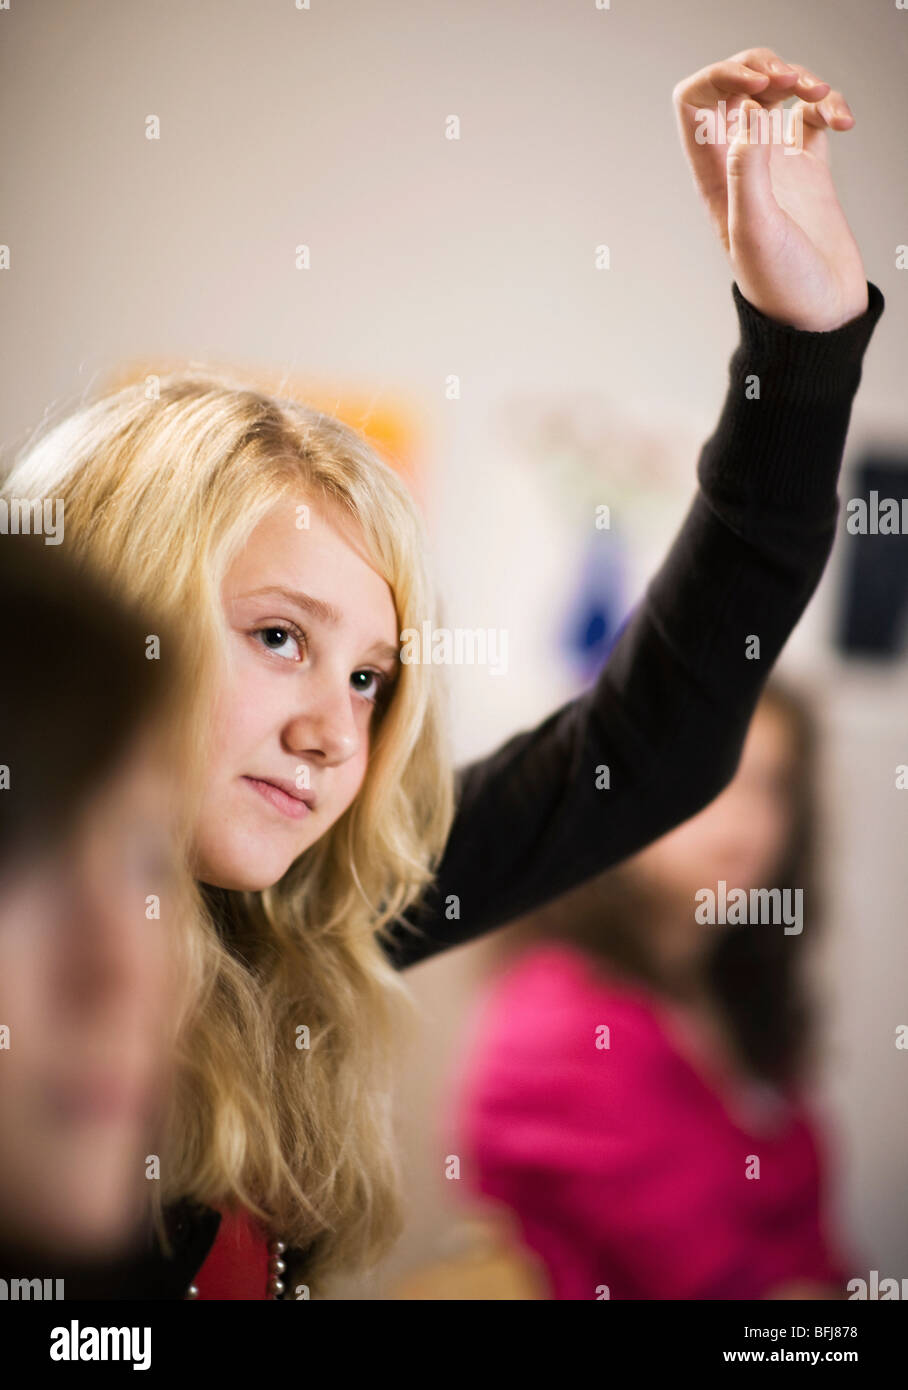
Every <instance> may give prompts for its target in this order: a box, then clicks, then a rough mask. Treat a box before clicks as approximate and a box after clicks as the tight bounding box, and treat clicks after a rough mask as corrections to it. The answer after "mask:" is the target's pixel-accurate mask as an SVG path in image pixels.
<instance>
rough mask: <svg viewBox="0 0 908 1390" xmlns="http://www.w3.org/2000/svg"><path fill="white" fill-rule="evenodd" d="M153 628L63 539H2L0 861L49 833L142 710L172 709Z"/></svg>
mask: <svg viewBox="0 0 908 1390" xmlns="http://www.w3.org/2000/svg"><path fill="white" fill-rule="evenodd" d="M155 631H156V632H158V633H159V629H158V628H157V627H156V628H155ZM147 632H148V626H147V623H146V622H143V620H142V618H141V616H140V615H139V613H138V612H137V611H136V610H135V609H132V608H127V607H126V606H124V604H123V603H122V602H120V601H119V600H118V599H115V598H114V596H113V595H112V594H111V593H110V592H109V590H108V589H107V588H106V586H105V585H104V584H103V583H102V582H101V580H100V579H99V578H97V577H96V576H92V575H91V574H89V573H88V572H87V571H86V569H85V568H84V567H83V566H81V565H76V564H75V562H73V561H72V560H70V559H69V558H68V556H66V555H64V554H63V553H62V547H61V546H55V545H50V546H49V545H46V544H45V543H44V542H43V540H42V538H41V537H40V536H34V535H21V536H13V537H4V538H3V539H2V542H0V665H2V670H3V678H2V680H0V764H2V765H5V766H6V767H8V768H9V787H8V789H6V790H2V791H0V860H5V859H7V858H8V857H10V856H12V855H13V854H14V853H15V852H16V851H17V850H18V849H19V848H20V847H23V846H25V847H28V846H29V845H35V844H37V843H40V844H42V845H45V846H46V845H47V844H48V843H52V842H53V840H54V839H55V838H56V837H57V836H58V835H59V834H60V833H62V832H63V831H65V829H66V826H67V824H68V823H69V822H70V820H71V818H72V816H73V815H74V813H75V812H76V811H77V810H78V809H79V807H80V806H81V804H82V802H83V800H84V799H85V798H86V797H87V795H88V794H89V793H90V792H91V791H92V790H93V788H95V787H96V786H98V785H99V784H100V783H101V782H103V780H104V778H105V776H106V775H108V774H109V773H111V772H113V770H114V768H115V767H116V765H117V763H118V761H119V759H120V757H121V756H122V755H123V754H124V753H125V752H126V750H127V747H128V744H129V740H130V738H131V737H132V736H133V735H134V734H136V733H137V732H138V730H139V728H140V726H141V725H142V723H143V721H144V719H145V717H146V716H147V715H149V714H151V713H152V712H153V711H154V712H160V711H161V710H162V709H164V708H166V706H167V695H168V693H169V691H170V690H171V688H172V686H171V683H170V681H169V680H168V676H167V672H166V671H165V669H163V667H164V663H162V662H161V661H149V660H146V658H145V637H146V633H147ZM171 668H172V663H168V670H169V669H171Z"/></svg>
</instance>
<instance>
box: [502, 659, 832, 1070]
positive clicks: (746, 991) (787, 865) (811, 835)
mask: <svg viewBox="0 0 908 1390" xmlns="http://www.w3.org/2000/svg"><path fill="white" fill-rule="evenodd" d="M764 710H766V711H776V712H778V713H779V714H781V715H782V717H783V718H784V720H785V722H786V724H787V726H788V728H789V730H790V733H791V747H792V758H793V761H794V765H793V767H792V774H791V779H790V795H791V797H792V799H793V804H792V829H791V834H790V836H789V839H788V842H787V844H786V847H785V851H784V854H783V857H782V862H781V863H779V864H778V865H777V866H776V869H775V872H774V874H773V875H772V878H773V880H774V886H778V887H780V888H782V887H786V888H792V887H797V888H801V889H802V890H803V902H804V908H805V923H804V930H803V931H802V932H801V933H799V934H797V935H794V934H792V935H790V936H786V935H785V934H784V933H783V932H781V931H759V930H757V931H745V930H741V931H735V930H733V929H732V930H729V931H725V932H719V933H717V934H716V935H715V937H714V938H713V944H712V948H711V951H710V954H709V956H708V958H707V962H706V969H707V978H708V980H709V984H710V987H711V990H712V994H713V998H714V999H715V1001H716V1003H717V1004H718V1005H719V1008H720V1010H721V1011H722V1013H723V1015H724V1017H725V1019H726V1021H727V1025H728V1027H729V1030H730V1033H731V1036H732V1039H733V1041H734V1044H735V1047H736V1049H737V1051H738V1053H739V1055H740V1056H741V1058H742V1060H743V1061H744V1063H745V1065H746V1066H747V1067H748V1068H749V1069H750V1070H751V1071H752V1072H753V1074H754V1075H756V1076H759V1077H761V1078H764V1079H765V1080H768V1081H771V1082H773V1083H775V1084H783V1085H784V1084H785V1083H788V1082H791V1081H792V1080H794V1079H796V1078H797V1077H798V1075H799V1074H800V1073H801V1072H802V1071H803V1068H804V1066H805V1064H806V1063H807V1061H808V1057H809V1048H810V1044H811V1042H812V1031H813V1021H814V1016H813V1007H812V1004H811V1001H810V1000H809V998H808V995H807V990H806V982H805V979H804V968H803V967H804V957H805V951H806V950H809V948H810V942H811V941H812V940H813V939H814V938H815V937H816V931H817V928H818V927H819V925H820V921H821V915H822V910H821V904H819V903H818V901H817V884H816V875H815V838H816V812H815V792H814V776H815V762H816V743H817V739H816V729H815V725H814V721H813V718H812V717H811V715H810V712H809V709H808V707H807V705H806V703H805V701H804V700H803V698H802V697H801V696H800V695H798V694H796V693H795V692H794V691H793V690H792V689H791V688H790V687H788V686H787V685H784V684H782V683H781V682H780V681H778V680H774V681H772V682H770V684H769V685H768V687H767V689H766V691H765V692H764V695H763V697H762V699H761V701H760V703H759V705H758V706H757V713H760V712H761V711H764ZM657 891H658V890H656V889H654V888H652V887H651V886H650V885H649V884H648V883H647V882H646V881H645V880H644V878H643V875H642V874H641V873H639V872H638V871H637V870H636V869H635V868H634V867H633V866H632V865H630V866H625V865H619V866H618V867H616V868H615V869H611V870H609V871H608V872H607V873H604V874H601V875H599V876H597V877H596V878H594V879H590V880H588V881H587V882H586V883H582V884H580V885H579V887H577V888H574V889H572V890H571V892H570V893H566V894H564V895H562V896H561V897H559V898H557V899H555V900H554V901H552V902H551V903H548V904H547V905H546V906H545V907H543V908H541V909H540V910H539V911H538V912H536V913H533V914H531V915H529V916H528V917H526V918H523V919H521V921H520V923H519V924H517V926H516V927H515V929H514V930H513V931H512V932H507V933H506V934H505V936H504V937H503V938H502V940H501V942H500V948H501V950H502V953H503V954H504V955H505V956H506V957H507V958H508V959H510V957H511V955H512V953H513V952H514V950H515V949H523V948H524V947H525V946H526V945H527V944H528V943H529V941H534V942H536V941H539V940H540V939H551V938H554V937H557V938H558V939H559V940H564V941H568V942H570V943H571V944H573V945H576V946H578V947H580V948H581V949H582V950H584V951H585V952H586V953H587V955H588V956H589V957H590V959H591V960H593V961H597V960H598V961H602V962H603V963H605V964H607V965H611V966H615V967H617V969H618V970H619V971H620V972H621V973H623V974H624V975H626V976H629V977H631V978H633V979H636V980H639V981H641V982H644V983H645V984H647V985H649V986H650V987H651V988H653V989H654V990H656V991H659V992H665V990H666V984H665V982H664V981H663V979H662V978H661V976H660V974H659V971H658V968H657V966H656V964H655V962H654V960H653V958H652V956H651V953H650V950H649V941H648V937H647V934H646V932H645V931H642V930H641V929H640V923H641V922H644V921H646V918H647V916H648V915H650V914H651V912H652V909H653V903H654V895H656V893H657Z"/></svg>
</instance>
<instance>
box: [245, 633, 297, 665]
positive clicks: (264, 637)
mask: <svg viewBox="0 0 908 1390" xmlns="http://www.w3.org/2000/svg"><path fill="white" fill-rule="evenodd" d="M253 636H254V637H256V638H258V639H259V640H260V642H261V645H262V646H264V647H265V648H266V650H267V651H269V652H274V654H275V656H279V657H281V658H282V659H283V660H285V661H299V660H300V659H301V657H302V651H301V646H302V643H303V642H304V641H305V638H304V636H303V634H302V632H300V630H299V628H293V627H290V626H289V625H288V626H287V627H280V626H278V625H277V624H274V625H273V626H271V627H259V628H256V630H255V632H254V633H253ZM288 643H293V646H294V647H295V648H296V651H295V652H294V651H293V650H285V648H286V647H287V645H288Z"/></svg>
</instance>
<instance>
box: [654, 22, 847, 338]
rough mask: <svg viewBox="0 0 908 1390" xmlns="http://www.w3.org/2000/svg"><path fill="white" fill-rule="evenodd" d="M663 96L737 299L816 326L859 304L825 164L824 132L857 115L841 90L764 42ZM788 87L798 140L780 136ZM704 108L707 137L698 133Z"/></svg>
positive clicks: (827, 326)
mask: <svg viewBox="0 0 908 1390" xmlns="http://www.w3.org/2000/svg"><path fill="white" fill-rule="evenodd" d="M672 96H673V100H674V104H675V112H676V115H677V118H678V125H679V129H680V132H681V139H682V143H683V145H684V148H685V151H686V153H687V158H688V161H689V163H690V166H691V169H692V170H693V174H694V179H695V181H696V184H697V187H698V188H699V190H700V193H701V195H702V197H703V199H704V201H705V203H706V206H707V208H708V210H709V213H710V217H711V219H712V221H713V224H714V226H715V228H716V232H717V234H718V236H719V238H720V240H721V241H722V244H723V246H724V247H725V249H726V251H727V252H728V255H729V259H730V261H731V265H732V269H733V271H734V276H735V280H736V281H737V284H738V288H739V289H740V291H741V293H742V294H743V295H744V296H745V298H746V299H748V300H750V302H751V304H753V305H754V306H755V307H756V308H757V309H759V310H760V311H761V312H762V313H764V314H767V315H768V316H769V317H770V318H773V319H776V320H778V321H779V322H781V323H786V324H790V325H791V326H792V327H793V328H800V329H811V330H813V331H829V330H831V329H834V328H838V327H840V326H841V325H842V324H843V323H847V322H848V321H849V320H850V319H853V318H856V317H858V316H859V315H860V314H863V313H864V312H865V310H866V308H867V278H866V275H865V272H864V266H863V263H862V261H861V253H860V251H859V250H858V247H857V244H856V242H855V240H854V237H853V236H852V234H851V230H850V228H849V226H848V223H847V221H846V220H845V214H844V213H843V211H842V209H841V206H840V205H839V200H838V198H837V197H836V191H835V186H834V184H833V181H832V174H831V172H830V168H829V137H828V134H827V131H828V130H843V131H844V130H850V129H851V127H852V126H853V125H854V117H853V116H852V114H851V111H850V110H849V108H848V106H847V104H846V102H845V99H844V97H843V96H842V95H841V93H840V92H835V91H832V90H831V89H830V86H829V83H828V82H822V81H820V80H819V79H818V78H817V77H816V76H815V75H814V74H813V73H811V72H809V71H808V70H807V69H805V68H804V67H802V66H801V65H800V64H798V63H786V62H785V61H784V60H783V59H781V58H780V57H779V56H778V55H777V54H775V53H773V51H772V49H769V48H749V49H746V50H744V52H742V53H736V54H734V55H733V56H732V57H731V58H727V59H725V60H724V61H723V62H720V63H711V64H710V65H709V66H708V67H705V68H701V69H700V71H699V72H695V73H694V74H693V75H692V76H691V77H686V78H685V79H684V80H683V81H682V82H679V83H678V84H677V86H676V87H675V89H674V92H673V93H672ZM793 96H796V97H798V98H799V100H798V101H797V102H796V104H795V106H794V107H793V108H792V111H793V119H794V121H795V123H796V124H795V126H794V132H795V140H794V141H793V142H791V143H789V144H788V145H783V143H782V141H781V132H780V129H779V123H780V121H781V109H782V106H783V104H784V103H785V102H786V101H788V100H790V98H791V97H793ZM720 102H724V103H725V114H726V118H727V123H728V131H727V140H722V139H721V135H722V130H721V126H722V121H721V115H720V111H719V103H720ZM706 112H712V113H713V117H714V120H713V128H714V132H715V135H716V137H718V138H716V139H709V138H706V139H704V134H705V133H706V134H707V135H708V132H709V122H708V119H706V118H705V116H704V113H706ZM751 112H753V113H754V114H753V115H751V114H750V113H751ZM770 112H778V113H779V114H778V115H773V116H770V114H769V113H770ZM760 113H762V114H760ZM801 122H803V124H802V125H801V124H800V123H801ZM799 144H800V148H799V147H798V145H799Z"/></svg>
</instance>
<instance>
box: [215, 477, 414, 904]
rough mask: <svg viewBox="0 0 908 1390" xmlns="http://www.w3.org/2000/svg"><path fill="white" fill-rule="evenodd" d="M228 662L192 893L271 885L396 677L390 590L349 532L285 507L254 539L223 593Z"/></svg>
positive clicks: (358, 753)
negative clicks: (300, 517) (206, 887)
mask: <svg viewBox="0 0 908 1390" xmlns="http://www.w3.org/2000/svg"><path fill="white" fill-rule="evenodd" d="M222 601H223V607H224V617H225V622H226V626H227V633H228V638H227V643H228V661H227V668H226V670H225V672H224V674H223V676H222V679H221V684H220V688H219V691H218V694H217V698H216V701H215V708H214V711H213V715H212V734H213V738H212V743H211V745H210V747H211V753H210V757H209V764H208V773H207V778H206V784H205V787H204V790H203V796H202V804H201V808H200V815H199V819H198V822H197V826H196V835H195V847H194V848H195V861H194V872H195V875H196V877H197V878H199V879H201V880H202V882H204V883H210V884H214V885H217V886H219V887H222V888H231V889H245V890H252V891H258V890H261V889H263V888H267V887H269V886H270V885H271V884H274V883H277V882H278V880H279V879H280V878H282V877H283V875H284V874H285V873H286V871H287V869H288V868H289V867H290V865H291V864H292V863H293V862H294V860H295V859H297V858H298V857H299V855H300V854H302V853H303V851H304V850H305V849H308V847H309V846H310V845H311V844H313V843H314V842H315V841H316V840H318V839H319V837H320V836H322V835H324V833H325V831H326V830H328V829H329V827H330V826H332V825H333V824H334V823H335V821H337V820H338V819H339V817H340V816H341V815H343V813H344V811H345V810H346V809H347V807H348V806H349V805H350V803H351V802H352V801H353V799H354V797H355V796H356V793H357V791H358V790H359V788H360V785H361V784H362V781H363V777H364V775H365V771H366V765H367V762H368V757H369V742H370V736H371V733H372V730H373V726H374V724H375V722H376V720H377V717H378V716H377V713H376V709H377V703H378V702H379V701H380V700H383V699H386V698H387V695H388V694H389V693H390V689H391V686H392V683H393V682H394V680H395V679H396V677H397V675H398V673H399V661H400V642H399V637H398V623H397V614H396V612H395V607H394V601H393V598H392V594H391V590H390V588H389V586H388V584H387V583H386V581H385V580H384V579H383V578H382V577H381V575H379V574H378V573H377V572H376V571H375V570H374V569H373V568H372V566H371V564H370V562H369V560H368V558H367V556H366V553H365V550H364V548H363V544H362V538H361V536H359V535H358V528H357V527H356V525H355V523H354V522H353V520H352V518H349V517H347V516H346V514H344V513H342V512H341V511H340V510H339V509H338V508H337V507H335V506H322V507H321V508H319V509H316V508H315V507H312V508H310V515H309V525H308V527H307V529H305V530H300V529H298V527H297V504H296V500H295V499H288V500H286V501H282V502H280V503H278V504H277V505H276V506H275V507H274V508H273V509H272V511H271V512H270V513H269V514H268V516H267V517H266V518H265V519H264V520H263V521H262V522H261V523H260V524H259V525H258V526H257V527H256V528H255V530H254V531H253V532H252V534H251V535H250V537H249V540H248V542H247V544H246V546H245V548H244V549H243V550H242V551H241V553H240V554H239V555H238V556H237V558H236V559H235V561H234V562H233V564H232V565H231V566H230V568H229V570H228V572H227V574H226V576H225V579H224V584H223V588H222Z"/></svg>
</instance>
